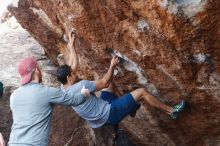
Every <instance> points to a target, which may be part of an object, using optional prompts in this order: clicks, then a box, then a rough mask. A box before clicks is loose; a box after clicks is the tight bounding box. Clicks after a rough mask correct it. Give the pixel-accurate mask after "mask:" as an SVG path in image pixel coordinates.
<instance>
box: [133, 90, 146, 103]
mask: <svg viewBox="0 0 220 146" xmlns="http://www.w3.org/2000/svg"><path fill="white" fill-rule="evenodd" d="M145 94H147V91H146V90H145V89H144V88H139V89H136V90H134V91H132V92H131V95H132V96H133V98H134V100H135V101H141V100H142V99H143V97H144V95H145Z"/></svg>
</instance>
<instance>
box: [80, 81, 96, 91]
mask: <svg viewBox="0 0 220 146" xmlns="http://www.w3.org/2000/svg"><path fill="white" fill-rule="evenodd" d="M83 86H85V88H87V89H89V92H92V93H93V92H95V91H96V84H95V82H94V81H88V80H83Z"/></svg>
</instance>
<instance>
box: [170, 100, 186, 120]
mask: <svg viewBox="0 0 220 146" xmlns="http://www.w3.org/2000/svg"><path fill="white" fill-rule="evenodd" d="M185 105H186V103H185V101H184V100H182V101H181V102H180V103H179V104H177V105H175V106H174V108H173V112H172V113H171V115H170V116H171V118H172V119H176V118H177V117H178V115H179V113H180V112H181V111H183V109H184V107H185Z"/></svg>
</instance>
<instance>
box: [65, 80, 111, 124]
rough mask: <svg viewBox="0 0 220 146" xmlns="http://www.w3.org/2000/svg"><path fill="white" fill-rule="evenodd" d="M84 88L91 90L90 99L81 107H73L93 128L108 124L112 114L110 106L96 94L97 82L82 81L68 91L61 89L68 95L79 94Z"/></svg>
mask: <svg viewBox="0 0 220 146" xmlns="http://www.w3.org/2000/svg"><path fill="white" fill-rule="evenodd" d="M83 86H85V88H87V89H89V91H90V94H91V95H90V97H89V98H88V99H87V100H86V101H85V102H84V103H83V104H81V105H78V106H73V109H74V110H75V111H76V112H77V113H78V114H79V115H80V116H81V117H82V118H83V119H85V120H87V122H88V123H89V125H90V126H91V127H92V128H98V127H101V126H102V125H104V124H105V123H106V121H107V120H108V117H109V113H110V106H111V105H110V104H109V103H108V102H107V101H104V100H102V99H100V98H98V97H96V95H95V94H94V92H95V90H96V84H95V82H92V81H88V80H82V81H80V82H78V83H76V84H74V85H72V86H70V87H69V88H67V89H64V88H63V87H62V86H61V88H62V89H63V90H64V91H66V92H68V93H79V92H80V90H79V89H81V88H82V87H83Z"/></svg>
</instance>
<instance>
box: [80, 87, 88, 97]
mask: <svg viewBox="0 0 220 146" xmlns="http://www.w3.org/2000/svg"><path fill="white" fill-rule="evenodd" d="M81 93H82V94H83V95H84V96H85V97H89V96H90V93H89V89H86V88H85V86H83V87H82V89H81Z"/></svg>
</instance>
